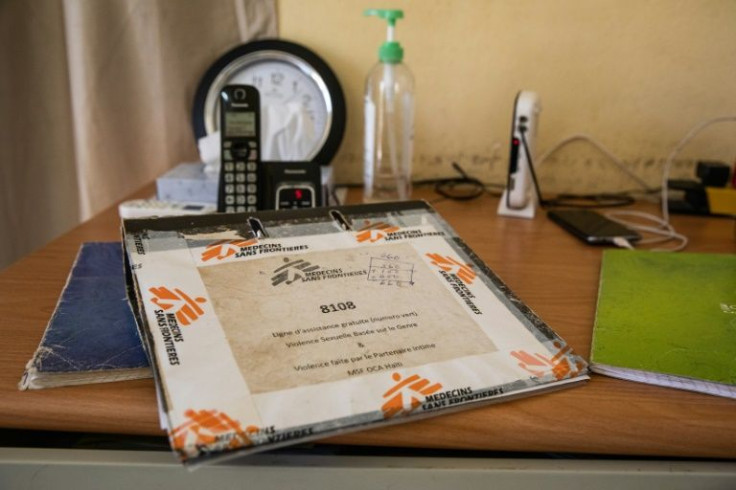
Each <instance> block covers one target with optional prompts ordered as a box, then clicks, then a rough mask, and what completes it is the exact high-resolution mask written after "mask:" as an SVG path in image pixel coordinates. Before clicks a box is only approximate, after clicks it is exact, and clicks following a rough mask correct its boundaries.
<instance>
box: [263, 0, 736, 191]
mask: <svg viewBox="0 0 736 490" xmlns="http://www.w3.org/2000/svg"><path fill="white" fill-rule="evenodd" d="M277 5H278V16H279V31H280V35H281V37H283V38H285V39H290V40H294V41H297V42H301V43H303V44H305V45H307V46H309V47H311V48H312V49H313V50H315V51H316V52H318V53H319V54H320V55H322V56H323V57H324V58H325V59H326V61H327V62H328V63H329V64H330V65H331V66H332V67H333V69H334V70H335V71H336V73H337V75H338V78H340V80H341V81H342V84H343V88H344V90H345V92H346V97H347V104H348V111H349V113H348V117H349V122H348V128H347V132H346V138H345V140H344V142H343V146H342V148H341V151H340V154H339V155H338V161H336V162H335V164H336V166H337V168H338V176H339V178H340V179H341V180H343V181H351V182H360V180H361V172H362V170H361V168H362V162H361V152H362V122H361V120H362V119H361V118H362V93H363V79H364V76H365V74H366V73H367V72H368V70H369V69H370V67H371V66H372V64H373V63H375V61H376V58H377V56H376V51H377V48H378V46H379V44H380V43H381V42H382V40H383V37H384V36H385V26H384V23H383V22H381V21H379V20H377V19H374V18H365V17H363V15H362V11H363V10H364V9H365V8H369V7H384V8H386V7H390V8H402V9H404V12H405V16H406V17H405V19H404V20H402V21H400V22H399V26H398V29H397V37H398V39H399V40H400V41H401V42H402V44H403V45H404V48H405V52H406V55H405V61H406V63H407V64H408V65H409V67H410V68H411V69H412V70H413V72H414V75H415V78H416V83H417V113H416V136H415V158H414V164H415V177H417V178H426V177H432V176H439V175H443V176H446V175H449V174H451V173H452V171H451V170H450V166H449V164H450V162H451V161H453V160H456V161H458V162H459V163H460V164H461V165H463V166H464V167H465V168H466V169H467V170H468V171H470V172H471V173H472V174H475V175H478V176H480V177H482V178H484V179H486V180H488V181H494V182H500V181H502V180H503V175H504V171H505V165H506V158H507V157H506V146H507V144H508V138H509V122H510V119H511V111H512V101H513V98H514V95H515V93H516V92H517V90H519V89H531V90H535V91H536V92H538V93H539V94H540V97H541V100H542V105H543V112H542V119H541V121H540V132H541V134H540V139H539V145H538V149H539V150H540V151H544V150H545V149H548V148H550V147H551V146H552V145H554V144H555V143H556V142H558V141H559V140H561V139H562V138H563V137H566V136H568V135H570V134H573V133H579V132H584V133H587V134H590V135H592V136H594V137H595V139H596V140H598V141H599V142H601V143H602V144H603V145H605V146H607V147H608V148H609V149H610V150H612V151H613V152H614V153H615V154H617V155H618V156H620V157H621V158H622V159H624V160H625V161H626V162H628V163H629V164H630V165H631V168H632V169H634V170H635V171H636V172H637V173H639V174H640V175H641V176H643V177H644V178H646V180H647V181H648V182H650V183H651V184H652V185H656V184H657V183H658V182H659V173H658V170H659V168H660V167H661V162H662V160H663V159H664V158H665V157H666V156H667V154H668V153H669V151H670V150H671V149H672V148H673V147H674V145H675V144H676V143H677V142H678V141H679V140H680V139H681V138H682V137H683V136H684V135H685V133H686V132H687V131H688V130H689V129H690V128H691V127H692V126H694V125H695V124H696V123H698V122H699V121H701V120H704V119H707V118H711V117H714V116H719V115H725V114H736V83H735V81H736V1H734V0H651V1H641V0H515V1H512V0H463V1H461V0H454V1H453V0H424V1H422V0H404V1H393V2H388V1H383V2H356V1H345V0H309V1H302V0H278V4H277ZM734 157H736V124H733V123H731V124H721V125H718V126H714V127H712V128H711V129H708V130H707V131H705V132H704V133H703V134H702V135H701V136H699V137H698V138H696V139H695V140H694V141H693V142H692V144H690V145H688V146H687V147H686V149H685V151H683V152H682V154H681V159H682V162H679V165H677V166H676V168H675V173H679V174H687V173H688V172H691V170H692V167H691V166H690V164H691V163H692V159H720V160H722V161H727V162H729V163H731V162H733V161H734ZM540 173H541V174H542V175H541V177H542V179H543V182H544V183H546V184H547V188H548V189H549V188H555V189H557V190H563V189H566V190H594V189H597V190H601V189H610V188H611V186H615V187H621V188H631V187H632V183H631V181H628V180H626V177H625V176H623V174H622V173H621V172H618V171H617V170H616V169H615V167H614V166H613V165H611V164H610V163H609V162H608V161H607V160H606V159H605V157H603V156H602V155H601V154H600V153H599V152H597V151H595V150H593V149H591V147H590V146H589V145H587V144H585V143H574V144H571V145H569V146H567V147H565V148H564V149H562V150H560V151H559V152H556V153H555V155H554V158H552V159H551V160H549V162H548V163H547V164H545V168H543V169H541V172H540ZM634 187H635V185H634Z"/></svg>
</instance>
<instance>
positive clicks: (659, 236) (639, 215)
mask: <svg viewBox="0 0 736 490" xmlns="http://www.w3.org/2000/svg"><path fill="white" fill-rule="evenodd" d="M732 121H736V115H734V116H721V117H715V118H712V119H708V120H705V121H703V122H700V123H698V124H697V125H695V126H694V127H693V128H692V129H690V131H688V133H687V134H686V135H685V137H684V138H682V139H681V140H680V142H679V143H678V144H677V145H675V147H674V148H673V150H672V151H671V152H670V154H669V155H668V156H667V159H666V160H665V162H664V165H663V168H662V185H661V187H660V202H661V215H662V216H661V217H659V216H656V215H654V214H651V213H645V212H642V211H632V210H616V211H609V212H607V213H605V215H606V217H607V218H609V219H611V220H613V221H616V222H618V223H620V224H622V225H624V226H626V227H628V228H630V229H632V230H635V231H639V232H642V233H645V234H648V235H650V236H649V237H648V238H644V239H642V240H641V241H639V242H638V243H641V244H645V243H646V244H654V243H666V242H669V241H672V240H677V242H678V243H677V245H675V246H674V247H671V248H655V249H651V250H653V251H667V252H676V251H679V250H682V249H684V248H685V247H686V246H687V243H688V238H687V237H686V236H685V235H683V234H681V233H678V232H677V231H676V230H675V228H674V227H673V226H672V224H671V223H670V216H669V208H668V188H667V182H668V180H669V175H670V170H671V168H672V163H673V162H674V159H675V157H676V156H677V154H678V153H679V152H680V151H681V150H682V149H683V148H684V147H685V145H687V144H688V143H689V142H690V141H691V140H692V139H693V138H694V137H695V136H697V135H698V134H699V133H700V132H701V131H703V130H704V129H705V128H707V127H709V126H711V125H713V124H716V123H721V122H732ZM519 129H520V131H521V129H522V127H520V128H519ZM525 130H526V128H524V130H523V131H521V139H522V142H523V143H524V151H525V152H526V155H527V160H528V162H529V167H530V170H531V174H532V180H533V182H534V187H535V189H536V192H537V195H538V196H540V203H542V202H543V201H542V200H541V193H540V191H539V184H538V183H537V178H536V175H535V172H534V165H533V163H532V157H531V153H530V152H529V149H528V147H527V144H526V138H525V135H524V132H525ZM577 140H584V141H587V142H588V143H590V144H592V145H593V146H595V147H596V148H597V149H598V150H600V151H601V152H602V153H603V154H604V155H606V156H607V157H608V158H609V159H610V160H611V161H612V162H613V163H615V164H616V166H617V167H619V168H620V169H621V170H622V171H624V172H625V173H626V174H627V175H629V176H630V177H631V178H632V179H634V180H635V181H636V182H637V183H638V184H639V185H640V186H641V187H642V188H643V189H644V190H645V192H647V193H650V192H653V191H654V189H652V188H651V187H649V186H648V185H647V183H646V182H644V180H643V179H641V178H640V177H639V176H637V175H636V174H634V173H633V172H632V171H631V170H629V169H628V168H626V165H624V163H623V161H621V160H620V159H619V158H617V157H616V156H615V155H614V154H613V153H612V152H610V151H609V150H608V149H607V148H606V147H604V146H603V145H601V144H600V143H598V142H597V141H595V140H594V139H593V138H592V137H590V136H588V135H587V134H574V135H572V136H569V137H567V138H565V139H563V140H562V141H560V142H558V143H557V144H556V145H554V146H553V147H552V148H551V149H549V150H547V152H546V153H544V154H543V155H542V156H541V157H540V158H539V164H541V163H542V162H544V161H545V160H546V159H547V158H548V157H549V156H550V155H551V154H552V153H554V152H555V151H557V150H559V149H560V148H562V147H563V146H565V145H567V144H568V143H571V142H573V141H577ZM544 202H545V204H549V201H544ZM613 243H614V244H615V245H616V246H618V247H621V248H628V249H633V248H634V246H633V245H632V244H631V243H630V242H629V241H628V240H626V239H625V238H623V237H616V238H615V239H614V240H613Z"/></svg>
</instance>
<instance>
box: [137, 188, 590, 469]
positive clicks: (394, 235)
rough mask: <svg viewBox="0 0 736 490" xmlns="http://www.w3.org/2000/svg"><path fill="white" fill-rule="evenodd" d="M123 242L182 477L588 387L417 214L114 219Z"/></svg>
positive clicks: (572, 363)
mask: <svg viewBox="0 0 736 490" xmlns="http://www.w3.org/2000/svg"><path fill="white" fill-rule="evenodd" d="M124 235H125V240H124V241H125V247H126V251H127V259H128V260H129V266H130V267H129V270H130V276H129V285H130V290H129V294H130V296H131V301H132V302H133V303H135V305H136V310H137V311H138V314H139V316H140V318H139V320H140V321H139V324H140V325H141V328H142V331H143V337H144V339H145V342H146V345H147V348H148V350H149V354H150V356H151V358H152V361H153V367H154V371H155V379H156V384H157V389H158V391H159V400H160V402H161V404H162V407H161V409H162V412H163V413H164V414H165V415H166V421H167V423H166V425H167V426H168V433H169V438H170V441H171V445H172V448H173V449H174V451H176V453H177V454H178V455H179V456H180V457H181V459H182V460H183V461H184V462H187V463H197V462H202V461H205V460H211V459H213V458H214V457H216V456H223V455H227V454H230V455H233V454H242V453H247V452H252V451H258V450H265V449H270V448H274V447H277V446H281V445H285V444H293V443H297V442H301V441H306V440H311V439H316V438H321V437H325V436H327V435H332V434H336V433H341V432H345V431H353V430H358V429H362V428H366V427H369V426H373V425H379V424H387V423H396V422H399V421H404V420H412V419H414V418H416V417H421V416H429V415H435V414H441V413H444V412H447V411H450V410H456V409H461V408H465V407H469V406H473V405H475V404H479V403H484V402H486V403H488V402H495V401H505V400H509V399H512V398H516V397H519V396H527V395H533V394H536V393H541V392H544V391H547V390H552V389H557V388H561V387H564V386H572V385H575V384H578V383H579V382H581V381H584V380H586V379H587V378H588V377H587V364H586V362H585V361H584V360H583V359H582V358H580V357H579V356H577V355H576V354H574V353H573V352H572V351H571V349H570V347H569V346H568V345H567V344H566V343H565V342H564V341H563V340H562V339H561V338H560V337H559V336H557V335H556V334H555V333H554V332H553V331H552V330H551V329H550V328H549V327H548V326H547V325H546V324H545V323H544V322H543V321H542V320H541V319H540V318H539V317H537V316H536V315H535V314H534V313H533V312H532V311H531V310H530V309H529V308H528V307H527V306H525V305H524V303H522V302H521V301H520V300H519V299H518V298H517V297H515V296H514V295H513V294H512V293H511V291H509V289H508V287H506V285H505V284H504V283H503V282H502V281H501V280H500V279H499V278H498V277H497V276H496V275H495V274H494V273H493V272H492V271H491V270H490V269H489V268H488V267H487V266H486V265H485V264H484V263H483V262H482V261H481V260H480V259H479V258H478V256H477V255H475V254H474V253H473V251H472V250H470V249H469V248H468V246H467V245H466V244H465V243H464V242H463V241H462V240H461V239H460V238H459V237H458V236H457V235H456V233H455V232H454V231H453V230H452V228H450V226H449V225H448V224H447V223H446V222H445V221H444V220H443V219H442V218H441V217H440V216H439V215H438V214H437V213H436V212H435V211H434V210H433V209H432V208H431V207H430V206H429V205H428V204H426V203H424V202H408V203H391V204H374V205H359V206H344V207H337V208H316V209H304V210H291V211H278V212H273V211H263V212H259V213H255V214H253V215H252V216H250V217H248V216H247V215H244V214H215V215H207V216H192V217H186V218H160V219H147V220H126V221H125V222H124Z"/></svg>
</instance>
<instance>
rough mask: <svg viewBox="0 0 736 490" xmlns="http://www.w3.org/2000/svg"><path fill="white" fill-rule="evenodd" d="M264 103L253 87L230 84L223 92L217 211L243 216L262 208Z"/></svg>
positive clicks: (221, 98) (221, 99)
mask: <svg viewBox="0 0 736 490" xmlns="http://www.w3.org/2000/svg"><path fill="white" fill-rule="evenodd" d="M260 111H261V104H260V98H259V94H258V90H257V89H256V88H255V87H252V86H250V85H228V86H226V87H225V88H223V89H222V91H221V92H220V138H221V142H220V146H221V155H222V164H221V167H220V183H219V188H218V196H217V211H219V212H225V213H240V212H249V211H257V210H258V209H261V208H262V207H263V202H262V201H263V196H262V195H261V194H262V188H263V186H262V185H261V183H260V182H259V181H260V180H261V178H262V175H261V169H260V166H261V156H260V144H261V139H260V136H261V134H260V133H261V131H260V127H261V114H260Z"/></svg>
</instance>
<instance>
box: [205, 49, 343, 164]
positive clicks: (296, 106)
mask: <svg viewBox="0 0 736 490" xmlns="http://www.w3.org/2000/svg"><path fill="white" fill-rule="evenodd" d="M229 83H233V84H244V85H253V86H254V87H256V88H257V89H258V92H259V94H260V96H261V116H262V117H263V118H264V122H263V124H264V126H269V125H271V124H272V123H274V122H275V121H270V120H269V118H274V117H276V118H278V117H280V120H279V121H277V123H283V122H284V121H283V118H285V117H294V118H297V119H302V120H300V121H297V124H298V125H299V126H301V127H302V128H305V130H304V133H306V135H305V136H304V137H305V138H307V140H308V142H307V141H305V144H303V145H302V148H303V149H302V151H301V153H305V152H306V153H312V155H313V154H314V153H316V151H315V150H316V149H317V147H318V146H321V143H323V140H324V138H326V136H327V135H326V132H325V129H326V128H327V124H328V122H329V120H330V118H331V117H332V114H331V112H332V108H331V104H330V102H329V100H325V95H324V93H323V92H324V87H322V88H320V86H319V85H318V83H317V82H316V81H315V80H314V78H312V77H311V76H310V75H309V74H308V73H305V72H304V71H302V70H301V69H299V68H298V67H297V66H295V65H293V64H291V63H285V62H283V61H262V62H259V63H253V64H251V65H249V66H247V67H245V68H244V69H243V70H241V71H240V72H238V73H237V74H236V75H235V76H234V77H233V78H232V79H231V81H230V82H229ZM284 109H285V110H284ZM218 120H219V119H218ZM277 129H278V128H277ZM272 151H273V150H272ZM312 155H309V154H301V155H299V154H297V155H296V157H297V158H296V159H299V160H306V159H307V158H308V157H310V156H312ZM264 158H266V159H268V160H279V159H282V158H279V155H265V154H264Z"/></svg>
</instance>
